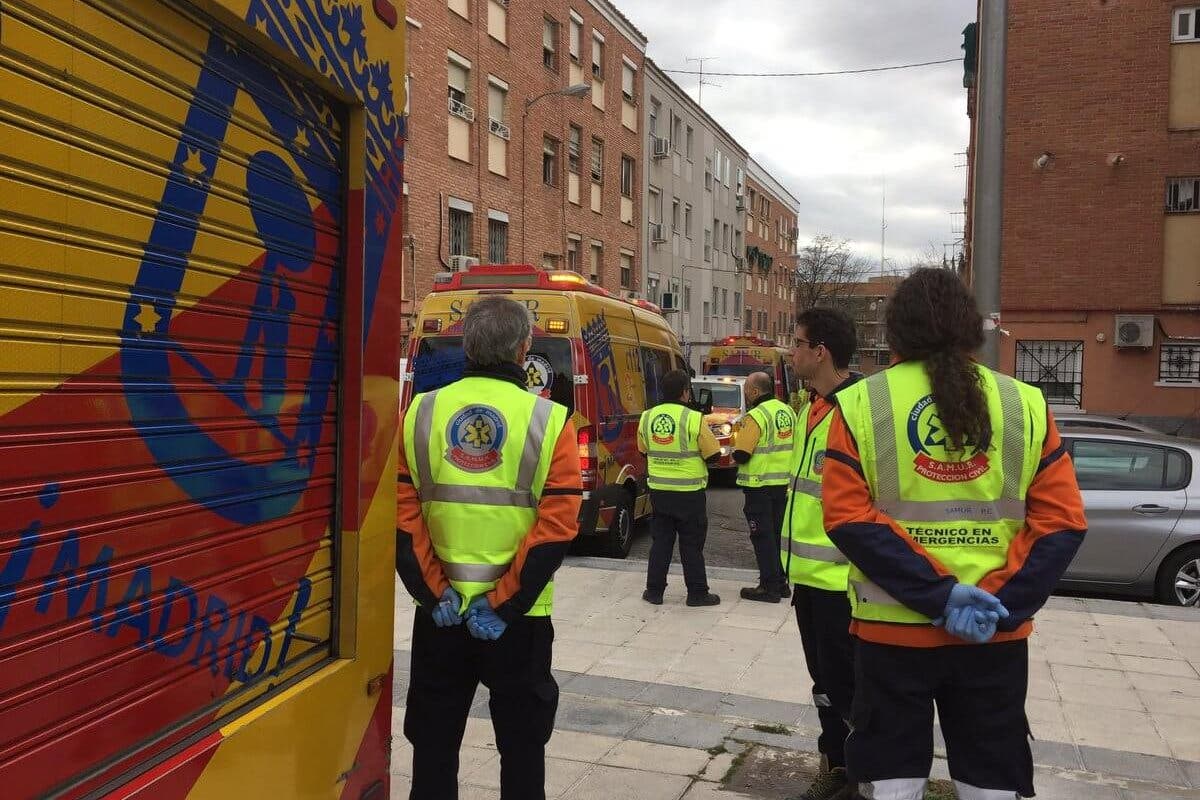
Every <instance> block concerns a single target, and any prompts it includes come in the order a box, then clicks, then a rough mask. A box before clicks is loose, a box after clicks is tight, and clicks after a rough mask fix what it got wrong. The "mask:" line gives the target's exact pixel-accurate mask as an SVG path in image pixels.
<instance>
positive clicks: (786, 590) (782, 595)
mask: <svg viewBox="0 0 1200 800" xmlns="http://www.w3.org/2000/svg"><path fill="white" fill-rule="evenodd" d="M791 598H792V587H790V586H788V585H787V584H786V583H785V584H783V585H782V586H780V587H779V599H780V600H790V599H791Z"/></svg>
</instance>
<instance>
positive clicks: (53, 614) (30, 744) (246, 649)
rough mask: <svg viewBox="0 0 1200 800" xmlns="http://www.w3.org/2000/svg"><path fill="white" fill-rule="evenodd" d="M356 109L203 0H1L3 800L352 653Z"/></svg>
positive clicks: (158, 744) (180, 739) (94, 777)
mask: <svg viewBox="0 0 1200 800" xmlns="http://www.w3.org/2000/svg"><path fill="white" fill-rule="evenodd" d="M263 24H264V25H266V24H270V20H263ZM343 119H344V109H343V108H342V107H340V106H339V105H338V104H337V102H336V101H335V100H334V99H332V98H331V97H329V96H328V95H326V94H324V93H323V92H322V91H320V90H319V89H318V88H316V87H315V86H314V85H313V84H310V83H308V82H306V81H305V80H304V79H302V78H300V77H299V76H296V75H293V74H291V73H289V72H288V70H287V69H286V68H285V67H284V66H283V65H281V64H278V63H275V62H273V61H271V60H270V59H268V58H266V57H264V56H262V55H261V54H259V53H257V52H256V51H254V50H253V49H252V48H250V47H248V46H247V45H246V44H245V42H244V41H242V40H240V39H239V38H237V37H236V36H234V35H232V34H230V33H229V32H227V31H223V30H221V29H220V28H219V27H217V26H215V25H214V24H213V23H212V22H211V21H210V20H208V19H207V18H205V17H201V16H199V15H196V14H194V12H192V11H189V10H188V9H187V8H186V7H182V6H176V5H172V4H167V3H161V2H152V1H151V0H131V1H130V2H115V1H114V2H106V1H105V0H87V1H86V2H85V1H84V0H79V1H77V2H72V1H70V0H48V1H45V2H43V1H39V2H33V0H29V1H28V2H26V0H18V1H15V2H11V1H10V0H4V2H0V784H3V785H4V786H6V787H7V788H6V789H5V790H0V794H5V795H6V796H9V795H8V792H10V791H13V789H14V787H16V794H17V796H22V797H24V796H35V795H41V794H44V793H46V792H49V791H52V790H54V789H55V787H58V788H63V787H68V788H69V789H70V791H69V792H68V793H69V794H70V795H72V796H77V795H81V794H84V793H86V792H88V791H91V790H94V789H96V788H97V787H100V786H103V785H104V784H105V782H107V781H111V780H113V779H116V778H118V777H120V776H123V775H125V774H127V773H128V771H129V770H130V769H139V768H144V767H145V765H146V763H147V761H148V760H152V759H153V757H154V756H155V754H161V753H164V752H166V751H168V750H169V749H171V748H173V747H178V746H180V745H181V744H182V743H185V742H187V741H189V740H194V739H195V738H197V737H198V736H201V735H204V734H206V733H207V732H211V731H213V730H215V728H216V726H218V725H220V724H224V723H226V722H228V721H229V720H231V719H234V718H235V717H236V716H237V715H238V714H240V713H244V711H245V709H246V708H248V707H249V705H250V704H252V703H253V702H254V701H255V700H256V699H257V698H261V697H262V696H263V695H264V694H265V693H267V692H269V691H272V690H278V687H280V686H281V685H283V684H287V683H288V682H289V681H294V680H295V679H296V678H297V676H300V675H303V674H307V673H308V672H310V671H311V670H312V669H314V668H315V667H317V666H319V665H320V664H321V663H323V662H325V661H326V660H328V659H329V658H330V657H331V656H332V646H331V640H332V635H333V617H334V600H335V598H336V591H335V588H334V581H335V575H334V567H333V565H334V564H335V559H334V540H333V531H336V530H338V525H337V524H336V523H337V520H336V518H335V517H336V497H337V491H336V490H337V480H336V474H337V470H336V464H337V460H336V459H337V452H336V436H337V414H336V412H337V396H338V392H337V377H338V356H339V349H338V348H339V345H338V341H339V335H338V334H339V329H340V325H341V319H340V317H341V297H340V286H339V281H340V277H341V269H342V263H341V262H342V251H343V231H342V219H343V208H342V205H343V186H344V183H345V181H344V178H345V175H344V169H345V168H344V160H343V153H342V146H343V139H342V136H343V127H342V125H343ZM355 324H358V323H357V322H356V323H355Z"/></svg>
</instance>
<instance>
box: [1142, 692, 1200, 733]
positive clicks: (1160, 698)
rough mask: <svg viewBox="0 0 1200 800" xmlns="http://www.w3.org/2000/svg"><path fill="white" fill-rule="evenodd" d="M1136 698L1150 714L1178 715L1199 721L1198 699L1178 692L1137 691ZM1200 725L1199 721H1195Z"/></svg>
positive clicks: (1199, 701)
mask: <svg viewBox="0 0 1200 800" xmlns="http://www.w3.org/2000/svg"><path fill="white" fill-rule="evenodd" d="M1138 696H1140V697H1141V698H1142V702H1143V703H1144V704H1145V705H1146V709H1147V710H1148V711H1149V712H1150V713H1151V714H1178V715H1179V716H1182V717H1192V718H1194V719H1197V720H1200V697H1190V696H1188V695H1186V694H1179V693H1178V692H1148V691H1145V690H1144V689H1139V690H1138ZM1196 724H1197V725H1200V721H1197V723H1196Z"/></svg>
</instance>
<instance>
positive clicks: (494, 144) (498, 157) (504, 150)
mask: <svg viewBox="0 0 1200 800" xmlns="http://www.w3.org/2000/svg"><path fill="white" fill-rule="evenodd" d="M492 5H495V3H493V4H492ZM488 170H489V171H490V172H493V173H495V174H496V175H508V140H507V139H504V138H502V137H500V136H497V135H496V134H494V133H492V134H488Z"/></svg>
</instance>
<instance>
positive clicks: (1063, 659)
mask: <svg viewBox="0 0 1200 800" xmlns="http://www.w3.org/2000/svg"><path fill="white" fill-rule="evenodd" d="M1078 644H1079V643H1073V642H1071V641H1070V640H1062V641H1059V642H1055V643H1054V645H1053V646H1051V647H1049V648H1047V649H1046V650H1045V653H1044V655H1045V659H1046V660H1047V661H1049V662H1050V664H1051V669H1053V668H1054V665H1055V664H1067V665H1070V666H1075V667H1098V668H1100V669H1115V670H1120V669H1124V667H1123V666H1122V665H1121V662H1119V661H1117V657H1116V656H1115V655H1113V654H1112V653H1109V652H1107V651H1096V650H1088V649H1086V648H1084V647H1078V646H1077V645H1078Z"/></svg>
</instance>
